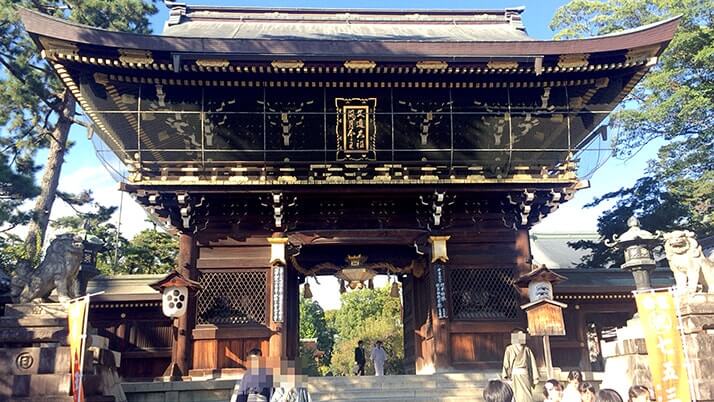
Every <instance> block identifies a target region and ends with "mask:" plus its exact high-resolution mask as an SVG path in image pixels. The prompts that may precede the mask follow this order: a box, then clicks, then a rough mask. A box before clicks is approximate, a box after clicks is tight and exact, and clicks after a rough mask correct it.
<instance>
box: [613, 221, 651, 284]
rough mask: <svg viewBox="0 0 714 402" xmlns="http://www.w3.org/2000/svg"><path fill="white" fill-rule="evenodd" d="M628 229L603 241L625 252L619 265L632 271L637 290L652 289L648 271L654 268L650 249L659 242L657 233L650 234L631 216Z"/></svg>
mask: <svg viewBox="0 0 714 402" xmlns="http://www.w3.org/2000/svg"><path fill="white" fill-rule="evenodd" d="M627 226H628V227H629V229H628V230H627V231H626V232H625V233H623V234H621V235H619V236H618V235H615V236H613V237H612V241H607V240H606V241H605V245H606V246H608V247H616V248H618V249H622V250H623V251H624V253H625V263H624V264H622V265H621V266H620V268H622V269H623V270H625V271H630V272H632V276H633V277H634V278H635V286H636V288H637V290H649V289H652V282H651V280H650V273H651V272H652V271H654V269H655V260H654V257H653V256H652V249H653V248H654V247H655V246H658V245H659V244H660V243H661V240H660V236H659V234H652V233H650V232H648V231H646V230H644V229H642V228H640V221H639V220H638V219H637V218H636V217H634V216H632V217H631V218H630V219H628V220H627Z"/></svg>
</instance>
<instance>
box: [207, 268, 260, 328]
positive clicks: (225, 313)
mask: <svg viewBox="0 0 714 402" xmlns="http://www.w3.org/2000/svg"><path fill="white" fill-rule="evenodd" d="M267 281H268V272H267V271H238V272H204V273H203V274H202V275H201V280H200V282H201V285H202V286H203V289H202V290H201V292H200V293H199V294H198V306H197V318H196V322H197V324H215V325H255V324H261V325H266V324H267V322H266V301H267V298H266V292H267V290H266V286H267Z"/></svg>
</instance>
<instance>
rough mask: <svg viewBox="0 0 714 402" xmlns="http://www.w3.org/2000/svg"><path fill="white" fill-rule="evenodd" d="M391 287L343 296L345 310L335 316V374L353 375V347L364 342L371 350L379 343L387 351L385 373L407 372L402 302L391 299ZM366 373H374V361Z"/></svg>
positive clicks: (369, 363) (359, 291)
mask: <svg viewBox="0 0 714 402" xmlns="http://www.w3.org/2000/svg"><path fill="white" fill-rule="evenodd" d="M389 289H390V288H389V286H386V287H384V288H381V289H361V290H355V291H350V292H347V293H344V294H343V295H342V296H341V298H340V300H341V303H342V307H341V308H340V309H339V310H338V311H337V312H335V313H334V326H335V330H336V332H337V341H336V344H335V347H334V349H333V352H332V361H331V363H332V364H331V369H332V372H333V373H334V374H335V375H351V374H352V370H353V369H354V348H355V347H356V346H357V342H358V341H359V340H360V339H361V340H363V341H364V342H365V344H366V347H365V350H366V351H367V354H368V355H369V351H370V349H371V347H372V346H373V345H374V343H375V342H376V341H378V340H381V341H382V342H384V349H385V351H386V352H387V362H386V363H385V367H384V370H385V373H386V374H401V373H404V367H403V363H404V334H403V327H402V307H401V300H400V299H398V298H393V297H389ZM367 360H368V362H367V366H366V370H367V373H374V367H373V366H372V363H371V361H369V356H368V359H367Z"/></svg>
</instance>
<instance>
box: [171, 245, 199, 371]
mask: <svg viewBox="0 0 714 402" xmlns="http://www.w3.org/2000/svg"><path fill="white" fill-rule="evenodd" d="M197 251H198V250H197V248H196V238H195V237H194V235H193V234H191V233H181V234H180V235H179V253H178V258H177V270H178V272H179V273H180V274H181V275H183V276H185V277H186V278H189V279H191V280H196V279H197V278H198V271H197V269H196V258H197V254H198V252H197ZM173 325H174V342H173V345H172V347H171V362H172V363H171V366H169V368H168V369H167V370H166V372H165V373H164V377H169V378H170V380H171V381H180V380H181V379H182V378H183V377H185V376H187V375H188V371H189V370H190V369H191V367H192V360H193V350H192V340H191V331H193V328H194V327H195V326H196V295H195V294H194V293H190V294H189V297H188V303H187V306H186V314H184V315H183V316H181V317H179V318H177V319H174V320H173Z"/></svg>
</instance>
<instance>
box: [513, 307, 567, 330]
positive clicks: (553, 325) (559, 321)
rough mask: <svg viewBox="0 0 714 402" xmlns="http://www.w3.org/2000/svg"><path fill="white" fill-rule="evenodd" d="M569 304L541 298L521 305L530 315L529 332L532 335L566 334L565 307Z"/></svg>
mask: <svg viewBox="0 0 714 402" xmlns="http://www.w3.org/2000/svg"><path fill="white" fill-rule="evenodd" d="M565 307H567V305H565V304H563V303H559V302H556V301H554V300H550V299H541V300H538V301H535V302H532V303H528V304H525V305H523V306H521V308H522V309H524V310H525V311H526V315H527V316H528V333H529V334H530V335H532V336H550V335H561V336H562V335H565V321H564V320H563V309H564V308H565Z"/></svg>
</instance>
